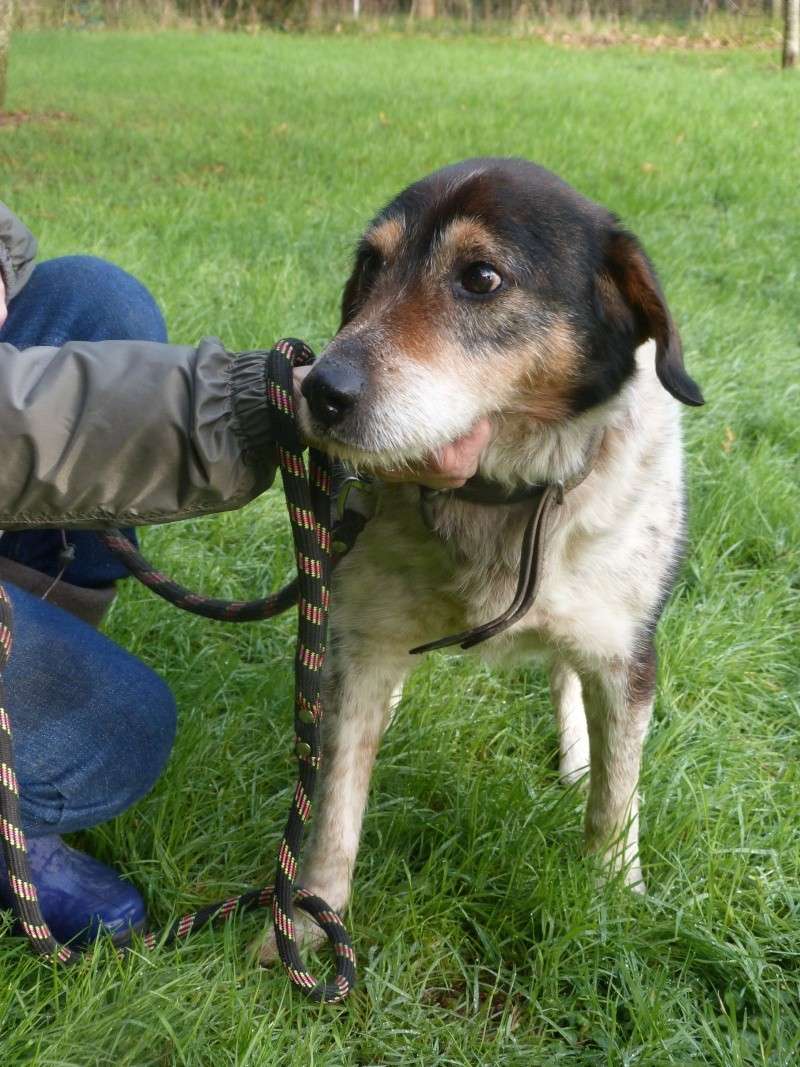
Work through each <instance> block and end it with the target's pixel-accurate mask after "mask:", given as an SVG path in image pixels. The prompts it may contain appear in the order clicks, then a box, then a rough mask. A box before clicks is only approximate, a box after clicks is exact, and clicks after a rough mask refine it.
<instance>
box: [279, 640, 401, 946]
mask: <svg viewBox="0 0 800 1067" xmlns="http://www.w3.org/2000/svg"><path fill="white" fill-rule="evenodd" d="M405 670H407V668H406V667H405V665H403V666H400V664H399V662H395V663H390V662H387V661H385V660H384V661H383V662H381V661H380V659H379V658H378V657H376V658H375V660H373V661H372V662H370V661H369V659H368V658H367V657H364V658H363V659H362V658H359V659H358V660H352V659H348V658H347V657H346V656H343V655H338V656H336V657H334V658H333V661H332V662H331V665H330V669H329V670H328V671H327V672H326V680H325V685H324V688H323V707H324V714H325V717H324V719H323V725H322V765H321V769H320V778H319V781H318V785H317V795H316V797H315V798H314V806H313V809H312V820H311V832H310V835H309V839H308V844H307V847H306V848H305V850H304V852H305V855H304V858H303V860H302V862H301V868H300V875H299V877H298V883H299V884H300V885H302V886H303V887H304V888H305V889H308V890H309V891H310V892H312V893H315V894H316V895H317V896H320V897H322V899H323V900H325V901H326V902H327V903H328V904H329V905H330V906H331V907H332V908H333V909H334V910H335V911H338V912H340V913H341V912H342V911H343V910H344V908H345V907H346V905H347V901H348V898H349V896H350V885H351V881H352V876H353V868H354V866H355V862H356V855H357V853H358V841H359V837H360V836H361V822H362V819H363V815H364V808H365V807H366V803H367V793H368V790H369V781H370V777H371V775H372V767H373V764H374V762H375V756H376V754H377V751H378V746H379V744H380V740H381V737H382V735H383V733H384V731H385V729H386V727H387V726H388V724H389V721H390V719H391V716H392V713H393V711H394V708H395V707H396V705H397V703H398V701H399V697H400V693H401V689H400V686H401V684H402V681H403V676H404V673H405ZM296 920H297V935H298V938H299V939H301V940H303V941H304V942H305V943H306V945H309V944H312V945H313V944H319V943H321V941H322V940H324V936H325V935H324V934H323V932H322V931H321V930H320V928H319V927H318V926H316V925H315V924H314V923H312V922H311V920H309V919H307V918H306V917H305V916H303V915H302V914H301V913H299V912H298V913H297V915H296ZM275 956H276V946H275V940H274V935H273V934H272V933H271V932H270V934H269V935H268V937H267V940H266V942H265V944H264V945H263V947H262V950H261V961H262V962H268V961H270V960H272V959H274V958H275Z"/></svg>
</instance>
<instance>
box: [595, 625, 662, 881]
mask: <svg viewBox="0 0 800 1067" xmlns="http://www.w3.org/2000/svg"><path fill="white" fill-rule="evenodd" d="M655 670H656V658H655V649H654V648H653V646H652V644H651V643H648V645H647V647H646V649H642V650H639V651H637V653H636V654H635V656H633V657H632V658H631V659H630V661H629V662H627V663H624V664H613V665H608V666H607V667H606V668H605V669H601V670H596V671H587V672H582V678H581V681H582V684H583V697H584V705H585V709H586V718H587V722H588V727H589V747H590V754H591V769H590V774H589V797H588V803H587V807H586V844H587V848H588V850H589V851H590V852H594V853H597V854H599V855H600V856H601V857H602V858H603V860H604V861H605V862H606V864H607V865H608V867H609V869H610V871H611V872H616V871H623V872H624V878H625V882H626V883H627V884H628V885H629V886H630V887H631V888H632V889H635V890H637V891H638V892H641V893H643V892H644V889H645V886H644V881H643V880H642V870H641V865H640V862H639V798H638V787H639V770H640V766H641V757H642V745H643V743H644V738H645V734H646V732H647V726H648V723H649V721H650V714H651V711H652V707H653V693H654V689H655Z"/></svg>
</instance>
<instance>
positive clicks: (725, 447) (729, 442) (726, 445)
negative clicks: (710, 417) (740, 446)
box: [722, 426, 736, 455]
mask: <svg viewBox="0 0 800 1067" xmlns="http://www.w3.org/2000/svg"><path fill="white" fill-rule="evenodd" d="M735 440H736V434H735V433H734V432H733V430H732V429H731V428H730V426H726V427H725V438H724V440H723V442H722V451H723V452H724V453H725V455H730V451H731V449H732V448H733V442H734V441H735Z"/></svg>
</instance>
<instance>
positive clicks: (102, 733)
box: [20, 663, 177, 837]
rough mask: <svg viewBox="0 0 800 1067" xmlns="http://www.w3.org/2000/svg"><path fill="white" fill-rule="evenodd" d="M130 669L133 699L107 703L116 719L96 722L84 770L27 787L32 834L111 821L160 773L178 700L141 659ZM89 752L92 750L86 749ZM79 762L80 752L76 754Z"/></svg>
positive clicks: (25, 811)
mask: <svg viewBox="0 0 800 1067" xmlns="http://www.w3.org/2000/svg"><path fill="white" fill-rule="evenodd" d="M137 667H138V670H135V671H133V672H132V671H131V670H130V668H129V670H128V674H129V677H130V680H131V681H132V682H133V684H134V685H135V690H134V692H132V693H131V699H130V700H129V701H127V702H126V701H122V700H120V699H119V695H118V694H117V699H116V700H115V701H114V702H113V703H111V704H110V705H109V710H110V711H112V712H113V719H112V718H111V717H109V719H108V720H107V721H106V722H105V723H97V724H96V725H97V727H98V734H97V736H96V737H95V738H92V737H88V738H87V739H86V741H87V745H91V744H92V743H93V742H94V743H95V744H96V745H97V746H98V747H97V749H96V750H95V751H94V753H92V757H91V758H87V760H86V763H87V766H86V773H85V774H81V772H80V770H77V773H76V769H73V771H72V773H70V774H69V775H67V776H65V777H59V776H56V777H55V778H54V780H50V781H48V780H46V777H45V780H40V781H38V782H35V783H30V784H29V785H28V786H27V787H26V786H25V785H23V787H22V790H21V794H22V795H21V798H20V799H21V805H22V821H23V826H24V827H25V830H26V832H27V833H29V834H31V836H34V837H35V836H37V835H38V834H51V833H59V834H65V833H73V832H75V831H76V830H85V829H87V828H88V827H91V826H97V825H99V824H100V823H104V822H108V820H109V819H113V818H116V816H118V815H121V814H122V813H123V812H125V811H127V810H128V808H130V807H131V806H132V805H134V804H135V803H136V802H137V801H139V800H141V799H142V798H143V797H144V796H146V795H147V794H148V793H149V792H150V790H151V789H152V788H153V786H154V785H155V784H156V782H157V781H158V780H159V778H160V777H161V775H162V773H163V771H164V768H165V767H166V765H167V762H168V760H169V757H170V753H171V751H172V746H173V743H174V741H175V733H176V728H177V713H176V705H175V698H174V697H173V695H172V692H171V691H170V689H169V687H168V686H167V684H166V683H165V682H164V681H163V680H162V679H161V678H159V677H158V675H157V674H155V672H154V671H151V670H150V669H149V668H148V667H146V666H145V665H144V664H143V663H137ZM86 755H87V756H88V753H86ZM73 760H74V761H76V762H80V753H79V752H77V753H73Z"/></svg>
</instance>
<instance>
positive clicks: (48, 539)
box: [0, 256, 175, 836]
mask: <svg viewBox="0 0 800 1067" xmlns="http://www.w3.org/2000/svg"><path fill="white" fill-rule="evenodd" d="M124 338H131V339H137V340H144V341H165V340H166V329H165V326H164V320H163V318H162V316H161V312H160V311H159V309H158V306H157V305H156V303H155V302H154V300H153V298H152V297H151V296H150V294H149V293H148V291H147V290H146V289H145V288H144V286H143V285H141V283H140V282H138V281H137V280H136V279H135V278H132V277H131V276H130V275H129V274H126V273H125V272H124V271H122V270H120V269H119V268H118V267H115V266H113V265H112V264H110V263H105V262H103V261H102V260H99V259H93V258H91V257H88V256H65V257H63V258H61V259H53V260H48V261H46V262H44V263H40V264H38V265H37V267H36V268H35V270H34V271H33V274H32V275H31V277H30V279H29V280H28V283H27V285H25V287H24V288H23V289H22V291H21V292H20V293H19V294H18V295H17V296H16V297H15V298H14V299H13V300H12V301H11V303H10V304H9V307H8V318H7V319H6V322H5V324H4V326H3V327H2V329H0V341H3V342H7V343H10V344H13V345H14V346H15V347H17V348H19V349H25V348H29V347H32V346H35V345H55V346H58V345H62V344H64V343H65V342H66V341H73V340H74V341H103V340H121V339H124ZM67 540H68V541H69V542H70V543H71V544H72V545H74V547H75V561H74V563H72V564H71V565H70V567H69V569H68V570H67V571H66V572H65V574H64V579H65V581H69V582H71V583H72V584H74V585H82V586H89V587H98V586H103V585H108V584H109V583H110V582H113V581H114V580H115V579H117V578H121V577H124V576H125V575H126V574H127V571H126V570H125V568H124V567H123V566H122V565H121V564H119V563H117V561H116V559H115V558H114V557H113V556H111V555H110V554H109V553H108V552H107V551H106V550H105V549H104V548H103V546H102V545H101V544H100V542H99V541H98V540H97V538H96V537H95V535H94V534H93V533H92V532H91V531H69V532H68V534H67ZM61 547H62V537H61V533H60V532H59V531H53V530H41V531H39V530H35V531H25V532H23V533H7V534H5V535H3V537H0V555H3V556H6V557H7V558H10V559H13V560H16V561H17V562H19V563H23V564H25V565H27V566H29V567H32V568H33V569H34V570H39V571H42V572H43V573H45V574H51V575H55V574H57V573H58V570H59V564H58V553H59V552H60V550H61ZM6 587H7V589H8V592H9V595H10V597H11V602H12V605H13V608H14V647H13V650H12V654H11V660H10V662H9V665H8V668H7V670H6V672H5V683H6V688H7V691H8V692H7V697H8V710H9V714H10V715H11V721H12V725H13V729H14V749H15V754H16V760H17V776H18V778H19V781H20V794H21V800H22V815H23V824H24V827H25V830H26V832H27V833H29V834H31V835H32V836H36V835H37V834H39V835H40V834H48V833H62V832H67V831H72V830H80V829H84V828H86V827H88V826H92V825H95V824H96V823H99V822H104V821H105V820H106V819H110V818H112V817H113V816H114V815H118V814H119V813H120V812H122V811H124V810H125V809H126V808H128V807H129V806H130V805H131V804H132V803H134V801H136V800H138V799H139V798H140V797H141V796H143V795H144V794H145V793H146V792H147V791H148V790H149V789H150V788H151V787H152V785H153V784H154V782H155V781H156V780H157V779H158V777H159V775H160V773H161V771H162V770H163V768H164V765H165V763H166V761H167V758H168V757H169V753H170V750H171V748H172V742H173V739H174V736H175V702H174V699H173V697H172V694H171V693H170V691H169V689H168V688H167V686H166V685H165V683H164V682H162V681H161V679H160V678H158V676H157V675H156V674H154V673H153V671H151V670H150V669H149V668H148V667H146V666H145V665H144V664H143V663H142V662H140V661H139V660H138V659H136V658H135V657H134V656H131V655H130V654H129V653H127V652H125V651H124V650H123V649H121V648H119V647H118V646H117V645H115V644H114V643H113V642H112V641H110V640H109V639H108V638H106V637H103V636H102V635H101V634H99V633H97V632H96V631H95V630H93V629H92V628H91V627H89V626H87V625H86V624H85V623H83V622H81V621H80V620H78V619H76V618H74V617H73V616H71V615H69V614H68V613H67V612H65V611H62V610H61V609H60V608H57V607H55V606H53V605H51V604H48V603H46V602H44V601H42V600H39V599H37V598H36V597H33V596H31V595H30V594H28V593H25V592H23V591H22V590H20V589H17V588H16V587H15V586H14V585H12V584H11V583H6Z"/></svg>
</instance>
